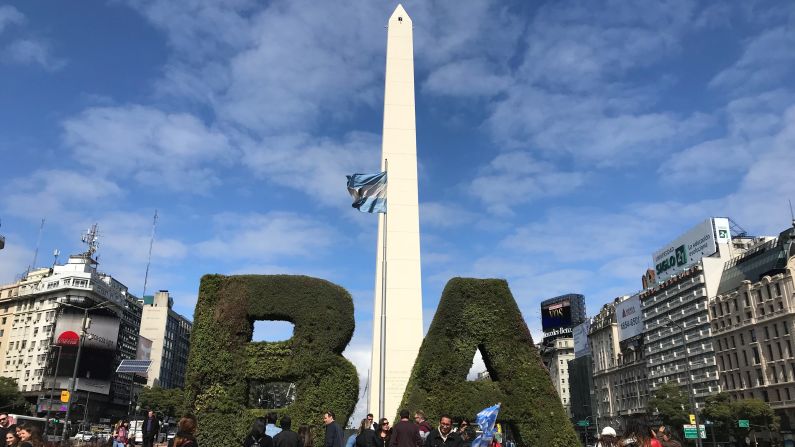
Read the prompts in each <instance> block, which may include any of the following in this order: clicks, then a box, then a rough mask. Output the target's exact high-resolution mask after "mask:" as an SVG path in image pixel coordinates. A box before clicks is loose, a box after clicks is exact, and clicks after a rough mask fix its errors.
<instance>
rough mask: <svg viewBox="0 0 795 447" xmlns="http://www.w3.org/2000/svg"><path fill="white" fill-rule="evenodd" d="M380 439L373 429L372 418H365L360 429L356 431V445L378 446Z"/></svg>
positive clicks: (362, 446) (357, 446) (358, 446)
mask: <svg viewBox="0 0 795 447" xmlns="http://www.w3.org/2000/svg"><path fill="white" fill-rule="evenodd" d="M377 444H378V439H377V437H376V434H375V430H373V424H372V419H370V418H364V419H362V423H361V424H360V425H359V431H358V433H356V443H355V444H354V445H355V446H356V447H376V445H377Z"/></svg>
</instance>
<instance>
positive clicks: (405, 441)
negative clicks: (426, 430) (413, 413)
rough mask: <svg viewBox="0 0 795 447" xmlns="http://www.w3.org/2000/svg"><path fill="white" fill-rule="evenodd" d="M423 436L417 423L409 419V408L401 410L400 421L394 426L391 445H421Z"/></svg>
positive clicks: (400, 446) (413, 446)
mask: <svg viewBox="0 0 795 447" xmlns="http://www.w3.org/2000/svg"><path fill="white" fill-rule="evenodd" d="M421 446H422V437H421V436H420V429H419V427H417V424H412V423H411V422H410V421H409V410H406V409H405V408H404V409H402V410H400V422H398V423H397V424H395V426H394V427H393V428H392V436H391V438H390V439H389V447H421Z"/></svg>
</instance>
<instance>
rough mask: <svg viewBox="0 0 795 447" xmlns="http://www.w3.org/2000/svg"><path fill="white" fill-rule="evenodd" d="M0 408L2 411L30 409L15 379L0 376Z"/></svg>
mask: <svg viewBox="0 0 795 447" xmlns="http://www.w3.org/2000/svg"><path fill="white" fill-rule="evenodd" d="M0 409H2V410H3V411H7V412H9V413H11V412H20V413H25V414H27V412H28V411H29V410H30V404H28V402H27V401H26V400H25V398H24V397H23V396H22V393H20V392H19V385H17V379H13V378H11V377H0Z"/></svg>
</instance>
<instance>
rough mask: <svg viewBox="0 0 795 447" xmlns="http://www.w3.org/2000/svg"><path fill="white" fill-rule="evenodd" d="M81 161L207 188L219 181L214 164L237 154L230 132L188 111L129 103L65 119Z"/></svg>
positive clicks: (160, 182) (172, 185)
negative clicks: (226, 132)
mask: <svg viewBox="0 0 795 447" xmlns="http://www.w3.org/2000/svg"><path fill="white" fill-rule="evenodd" d="M63 127H64V141H65V142H66V144H67V145H68V146H69V147H70V148H71V149H72V151H73V154H74V157H75V159H76V160H77V161H79V162H81V163H83V164H86V165H88V166H90V167H92V168H93V169H94V170H95V171H97V172H99V173H101V174H102V175H114V176H125V177H127V176H129V177H132V178H134V179H135V180H136V181H138V182H140V183H142V184H144V185H147V186H154V187H164V188H167V189H171V190H175V191H186V192H204V191H206V190H207V189H209V188H211V187H212V186H215V185H217V184H219V183H220V181H221V180H220V179H219V178H218V176H217V174H216V172H215V170H214V168H215V166H216V165H217V164H228V163H229V162H230V161H232V160H234V159H235V158H236V151H235V149H234V147H233V145H232V143H231V142H230V140H229V138H228V137H227V135H225V134H224V133H223V132H221V131H219V130H217V129H214V128H212V127H210V126H206V125H205V124H204V123H202V121H201V120H199V119H198V118H196V117H195V116H193V115H190V114H186V113H166V112H163V111H162V110H159V109H156V108H152V107H146V106H138V105H130V106H124V107H95V108H90V109H87V110H84V111H83V112H81V113H80V114H79V115H78V116H76V117H74V118H71V119H68V120H66V121H65V122H64V123H63Z"/></svg>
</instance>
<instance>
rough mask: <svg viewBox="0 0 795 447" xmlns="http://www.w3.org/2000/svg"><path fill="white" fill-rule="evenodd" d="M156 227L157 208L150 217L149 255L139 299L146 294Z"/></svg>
mask: <svg viewBox="0 0 795 447" xmlns="http://www.w3.org/2000/svg"><path fill="white" fill-rule="evenodd" d="M156 227H157V210H155V217H153V218H152V236H151V237H150V238H149V257H148V258H147V259H146V273H145V274H144V293H142V294H141V299H143V298H144V297H145V296H146V286H147V283H148V282H149V265H150V264H151V263H152V245H153V244H154V242H155V228H156Z"/></svg>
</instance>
